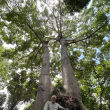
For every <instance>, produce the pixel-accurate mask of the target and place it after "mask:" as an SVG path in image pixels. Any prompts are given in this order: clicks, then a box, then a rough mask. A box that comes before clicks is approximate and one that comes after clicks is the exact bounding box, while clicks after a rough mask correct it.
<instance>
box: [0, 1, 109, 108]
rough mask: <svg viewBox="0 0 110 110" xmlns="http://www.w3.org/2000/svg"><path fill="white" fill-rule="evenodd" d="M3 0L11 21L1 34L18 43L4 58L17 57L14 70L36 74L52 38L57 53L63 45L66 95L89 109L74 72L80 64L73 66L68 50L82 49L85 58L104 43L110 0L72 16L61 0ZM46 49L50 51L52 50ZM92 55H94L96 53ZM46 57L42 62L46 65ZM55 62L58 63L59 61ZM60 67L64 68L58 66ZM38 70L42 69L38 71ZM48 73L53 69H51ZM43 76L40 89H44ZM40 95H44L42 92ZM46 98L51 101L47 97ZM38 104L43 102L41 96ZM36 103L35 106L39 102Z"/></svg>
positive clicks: (6, 17) (3, 13)
mask: <svg viewBox="0 0 110 110" xmlns="http://www.w3.org/2000/svg"><path fill="white" fill-rule="evenodd" d="M2 3H4V4H5V6H4V8H2V9H1V10H2V11H1V17H2V20H3V22H4V21H5V22H6V23H7V24H6V29H4V30H2V33H1V34H2V39H3V40H4V41H5V42H7V43H11V44H15V47H14V49H9V50H5V52H4V53H3V56H4V57H7V58H9V59H12V60H13V62H12V67H11V70H18V69H20V70H23V69H25V70H26V69H29V70H30V71H31V72H33V73H34V72H35V68H36V67H39V68H41V63H40V62H41V57H42V51H41V50H40V48H41V45H40V44H42V46H43V47H44V44H43V42H45V41H49V43H48V46H49V47H50V50H53V52H56V50H58V49H59V48H58V47H59V45H61V62H62V77H63V87H64V90H65V94H67V95H71V96H72V97H74V98H77V99H78V100H79V102H80V105H81V106H82V109H84V110H85V109H86V108H85V107H84V105H83V104H82V100H81V95H80V89H79V85H78V82H77V80H76V77H75V74H74V73H73V69H74V71H75V69H77V68H78V66H79V67H80V65H79V64H78V63H79V62H78V63H77V64H78V65H77V66H76V64H75V67H73V68H72V66H71V64H70V60H69V57H68V53H69V54H72V51H74V50H78V49H79V50H78V51H80V55H81V52H82V53H83V55H84V56H85V57H88V56H89V55H91V50H94V49H91V48H95V47H100V46H102V45H103V42H104V37H105V36H106V35H107V33H108V30H109V28H110V27H109V16H108V13H109V11H110V10H109V3H110V2H107V1H104V2H103V3H101V2H100V1H97V2H95V1H93V2H92V3H93V4H92V6H91V7H90V8H89V9H87V8H85V9H84V10H83V11H82V12H81V13H80V15H79V16H78V17H76V16H75V15H74V16H71V15H70V14H69V13H68V10H67V8H66V6H65V4H64V2H63V1H60V0H59V1H57V2H51V1H43V0H37V1H34V0H31V1H28V0H27V1H21V2H17V1H5V0H2ZM15 4H16V5H15ZM103 4H105V5H106V7H105V8H103ZM99 5H100V7H99ZM38 6H41V7H42V9H41V8H40V9H39V7H38ZM94 7H95V8H94ZM4 9H5V10H4ZM102 9H103V12H102ZM85 15H86V16H85ZM104 30H106V31H104ZM23 34H24V35H23ZM69 46H70V47H69ZM90 49H91V50H90ZM44 50H45V49H44ZM46 50H47V51H48V49H46ZM67 51H68V53H67ZM44 52H45V51H44ZM7 53H8V54H7ZM36 53H37V54H36ZM45 54H46V53H44V60H45ZM47 54H48V52H47ZM47 54H46V55H47ZM73 54H74V52H73ZM76 55H77V54H76ZM80 55H79V56H80ZM92 55H93V57H94V54H92ZM48 58H49V56H48ZM58 58H59V57H58ZM77 58H78V57H77ZM85 59H86V60H87V61H92V60H93V59H92V57H91V58H90V59H89V58H85ZM44 60H43V63H42V65H45V64H44V63H45V62H44ZM59 60H60V59H59ZM18 61H19V64H18ZM47 61H48V64H47V65H49V59H47ZM46 63H47V62H46ZM84 63H85V62H84ZM84 63H83V64H84ZM93 63H94V62H93ZM93 63H91V64H93ZM38 65H40V66H38ZM53 65H55V66H56V64H53ZM53 65H52V67H51V68H53V70H55V69H56V68H54V67H55V66H53ZM57 66H58V65H57ZM44 68H45V66H44ZM48 69H49V66H48ZM58 69H60V68H59V67H58ZM42 70H43V66H42ZM53 70H52V71H50V73H52V72H54V73H55V71H53ZM91 70H92V69H91ZM36 71H37V72H38V70H36ZM58 71H60V70H58ZM47 72H49V71H48V70H47ZM89 72H90V71H89ZM43 73H44V70H43V72H41V79H42V78H44V76H43V75H42V74H43ZM27 75H28V73H27ZM45 75H46V74H45ZM48 75H49V73H48ZM76 75H77V74H76ZM27 78H29V77H27ZM48 78H49V77H48ZM70 78H71V79H70ZM41 79H40V81H41V82H39V87H38V89H39V90H38V91H40V90H41V88H42V86H41V85H42V80H41ZM73 79H74V80H73ZM45 80H46V79H45ZM48 81H49V80H48ZM47 83H48V82H47ZM43 84H44V83H43ZM44 85H45V84H44ZM73 88H74V89H73ZM44 92H45V91H44ZM38 96H39V97H40V95H38ZM38 96H37V97H38ZM47 97H48V95H47ZM43 98H44V97H43ZM45 99H46V100H47V98H46V97H45ZM46 100H45V101H46ZM36 103H39V102H38V98H37V100H36ZM36 103H35V105H37V104H36ZM34 107H35V106H34ZM35 110H36V108H35ZM39 110H40V108H39Z"/></svg>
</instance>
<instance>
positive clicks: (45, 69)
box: [33, 43, 51, 110]
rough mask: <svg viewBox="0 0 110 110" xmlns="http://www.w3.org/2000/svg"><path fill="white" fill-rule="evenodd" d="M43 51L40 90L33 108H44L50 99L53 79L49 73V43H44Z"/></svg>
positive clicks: (38, 109) (36, 109)
mask: <svg viewBox="0 0 110 110" xmlns="http://www.w3.org/2000/svg"><path fill="white" fill-rule="evenodd" d="M43 51H44V53H43V63H42V69H41V75H40V78H39V85H38V92H37V96H36V101H35V104H34V107H33V110H43V107H44V105H45V103H46V101H48V100H49V99H50V92H51V80H50V74H49V68H50V62H49V49H48V44H46V43H44V44H43Z"/></svg>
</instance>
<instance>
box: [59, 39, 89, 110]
mask: <svg viewBox="0 0 110 110" xmlns="http://www.w3.org/2000/svg"><path fill="white" fill-rule="evenodd" d="M60 43H61V63H62V77H63V81H62V83H63V88H64V90H65V93H66V95H69V96H72V97H73V98H77V99H78V101H79V103H80V106H81V108H82V109H83V110H87V108H86V107H85V106H84V105H83V103H82V97H81V92H80V88H79V84H78V82H77V80H76V77H75V74H74V72H73V68H72V66H71V63H70V60H69V56H68V53H67V44H66V39H65V38H62V39H61V41H60Z"/></svg>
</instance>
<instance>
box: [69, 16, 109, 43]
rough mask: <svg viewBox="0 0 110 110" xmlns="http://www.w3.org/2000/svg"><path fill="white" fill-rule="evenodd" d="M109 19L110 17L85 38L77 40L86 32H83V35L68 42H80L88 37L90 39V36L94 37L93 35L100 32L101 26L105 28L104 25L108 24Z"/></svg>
mask: <svg viewBox="0 0 110 110" xmlns="http://www.w3.org/2000/svg"><path fill="white" fill-rule="evenodd" d="M109 20H110V18H109V19H108V20H107V21H106V22H105V23H104V24H103V25H101V26H100V27H99V28H98V29H97V30H95V31H94V32H93V33H92V34H90V35H88V36H87V37H85V38H83V39H80V40H76V39H77V38H79V37H81V36H83V35H84V34H82V35H81V36H79V37H77V38H75V39H73V40H71V41H72V42H70V43H68V44H72V43H76V42H80V41H83V40H86V39H88V38H91V37H93V35H94V34H95V33H96V32H98V31H99V30H100V29H101V28H103V27H104V26H105V24H107V23H108V22H109Z"/></svg>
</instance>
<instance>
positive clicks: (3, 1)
mask: <svg viewBox="0 0 110 110" xmlns="http://www.w3.org/2000/svg"><path fill="white" fill-rule="evenodd" d="M3 2H5V3H6V5H7V6H8V8H9V9H10V10H11V11H12V12H13V13H15V14H16V15H17V16H20V15H19V14H18V13H16V12H15V11H14V10H12V9H11V8H10V6H9V5H8V3H7V2H6V1H5V0H3ZM20 17H21V18H22V16H20ZM25 23H26V25H27V26H28V27H29V29H30V30H31V31H32V32H33V33H34V34H35V35H36V36H37V37H38V39H39V40H40V41H41V42H42V43H43V40H42V39H41V38H40V36H39V35H38V34H37V33H36V32H35V30H34V29H33V28H32V27H31V25H30V24H29V23H28V22H27V21H25Z"/></svg>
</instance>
